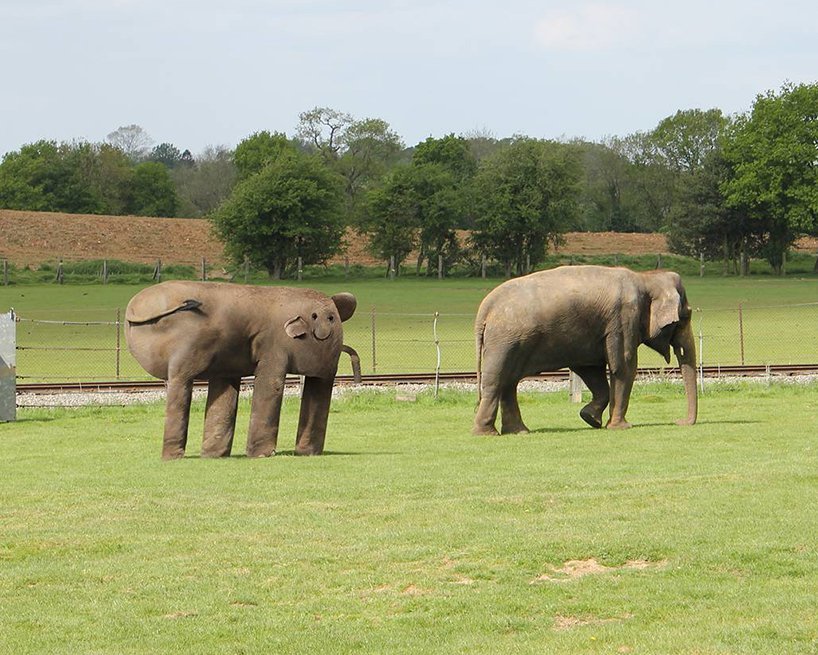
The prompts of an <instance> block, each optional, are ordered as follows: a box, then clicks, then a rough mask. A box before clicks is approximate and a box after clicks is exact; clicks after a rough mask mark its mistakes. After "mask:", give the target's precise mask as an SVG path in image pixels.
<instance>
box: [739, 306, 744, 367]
mask: <svg viewBox="0 0 818 655" xmlns="http://www.w3.org/2000/svg"><path fill="white" fill-rule="evenodd" d="M738 341H739V345H740V346H741V365H742V366H744V316H743V313H742V311H741V303H739V304H738Z"/></svg>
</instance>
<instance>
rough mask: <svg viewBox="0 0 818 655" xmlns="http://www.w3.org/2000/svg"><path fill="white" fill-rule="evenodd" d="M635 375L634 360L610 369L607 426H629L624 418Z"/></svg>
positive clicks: (622, 427) (624, 427)
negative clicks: (609, 400) (609, 404)
mask: <svg viewBox="0 0 818 655" xmlns="http://www.w3.org/2000/svg"><path fill="white" fill-rule="evenodd" d="M634 360H635V358H634ZM635 377H636V361H633V362H632V363H631V362H629V363H628V364H626V365H624V366H621V367H620V368H618V369H617V370H615V371H614V370H612V371H611V416H610V418H609V419H608V425H607V426H606V427H607V428H609V429H612V430H623V429H626V428H629V427H631V424H630V423H628V422H627V421H626V420H625V413H626V412H627V411H628V403H629V402H630V399H631V389H633V380H634V378H635Z"/></svg>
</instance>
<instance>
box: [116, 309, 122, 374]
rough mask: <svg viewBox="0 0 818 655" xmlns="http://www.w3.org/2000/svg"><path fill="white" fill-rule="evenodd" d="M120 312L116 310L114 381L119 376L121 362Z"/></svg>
mask: <svg viewBox="0 0 818 655" xmlns="http://www.w3.org/2000/svg"><path fill="white" fill-rule="evenodd" d="M121 318H122V317H121V310H120V309H119V307H117V308H116V379H117V380H118V379H119V376H120V366H121V362H122V358H121V353H122V321H121Z"/></svg>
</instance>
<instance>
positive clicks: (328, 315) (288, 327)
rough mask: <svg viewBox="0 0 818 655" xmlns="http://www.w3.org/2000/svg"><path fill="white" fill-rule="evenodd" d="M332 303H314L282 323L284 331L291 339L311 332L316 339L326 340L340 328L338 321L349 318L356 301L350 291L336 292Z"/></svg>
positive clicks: (353, 310)
mask: <svg viewBox="0 0 818 655" xmlns="http://www.w3.org/2000/svg"><path fill="white" fill-rule="evenodd" d="M330 300H332V303H328V302H319V303H316V304H315V305H314V306H313V307H312V308H311V310H312V311H304V312H302V313H301V314H298V315H296V316H293V317H292V318H291V319H289V320H288V321H287V322H286V323H284V331H285V332H286V333H287V335H288V336H290V337H292V338H293V339H297V338H299V337H303V336H304V335H306V334H311V335H312V336H313V337H315V338H316V339H317V340H318V341H326V340H327V339H329V337H331V336H332V335H333V334H335V333H337V332H338V330H339V329H340V326H339V323H342V322H344V321H346V320H347V319H349V318H351V317H352V315H353V314H354V313H355V308H356V307H357V304H358V303H357V301H356V300H355V296H353V295H352V294H351V293H338V294H335V295H334V296H332V298H330Z"/></svg>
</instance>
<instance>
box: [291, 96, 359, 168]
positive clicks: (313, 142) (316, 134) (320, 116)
mask: <svg viewBox="0 0 818 655" xmlns="http://www.w3.org/2000/svg"><path fill="white" fill-rule="evenodd" d="M352 122H353V118H352V115H351V114H347V113H346V112H342V111H338V110H336V109H331V108H329V107H314V108H313V109H310V110H309V111H304V112H301V113H300V114H299V115H298V127H297V128H296V131H295V134H296V137H298V138H299V139H301V141H302V142H304V144H305V145H307V146H309V147H312V148H314V149H315V150H317V151H318V152H320V153H321V155H322V156H323V157H324V159H325V160H326V161H332V160H333V159H337V158H338V157H339V153H340V152H341V149H342V148H344V147H345V145H346V141H345V134H346V130H347V129H348V128H349V126H350V125H352Z"/></svg>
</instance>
